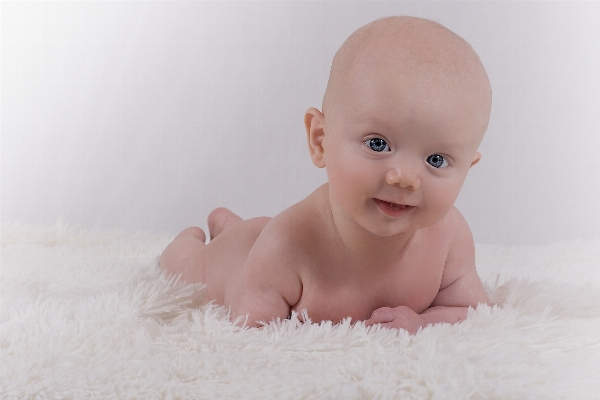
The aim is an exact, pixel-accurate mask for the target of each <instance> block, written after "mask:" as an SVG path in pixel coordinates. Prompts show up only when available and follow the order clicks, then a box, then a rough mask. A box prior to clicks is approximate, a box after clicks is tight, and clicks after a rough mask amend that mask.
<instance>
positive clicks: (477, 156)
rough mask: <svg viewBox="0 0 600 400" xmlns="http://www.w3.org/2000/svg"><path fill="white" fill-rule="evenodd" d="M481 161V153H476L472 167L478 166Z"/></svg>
mask: <svg viewBox="0 0 600 400" xmlns="http://www.w3.org/2000/svg"><path fill="white" fill-rule="evenodd" d="M479 160H481V153H480V152H476V153H475V157H474V158H473V161H472V162H471V167H472V166H473V165H475V164H477V163H478V162H479Z"/></svg>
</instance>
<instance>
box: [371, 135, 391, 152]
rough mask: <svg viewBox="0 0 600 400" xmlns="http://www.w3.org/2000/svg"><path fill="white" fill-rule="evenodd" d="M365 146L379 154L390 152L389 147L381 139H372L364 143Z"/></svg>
mask: <svg viewBox="0 0 600 400" xmlns="http://www.w3.org/2000/svg"><path fill="white" fill-rule="evenodd" d="M365 144H366V145H367V146H369V147H370V148H371V150H373V151H376V152H378V153H381V152H382V151H390V147H389V146H388V144H387V143H386V142H385V140H383V139H379V138H374V139H368V140H366V141H365Z"/></svg>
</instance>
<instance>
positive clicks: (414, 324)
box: [365, 306, 425, 335]
mask: <svg viewBox="0 0 600 400" xmlns="http://www.w3.org/2000/svg"><path fill="white" fill-rule="evenodd" d="M424 322H425V321H423V319H422V318H421V316H420V315H419V314H417V313H416V312H414V311H413V310H412V309H411V308H410V307H406V306H400V307H396V308H390V307H381V308H378V309H377V310H375V311H373V313H372V314H371V318H369V319H368V320H366V321H365V325H366V326H372V325H375V324H381V326H385V327H387V328H396V329H404V330H406V331H407V332H408V333H410V334H411V335H413V334H415V333H417V331H418V330H419V328H420V327H421V326H423V324H424Z"/></svg>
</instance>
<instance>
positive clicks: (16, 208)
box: [0, 1, 600, 244]
mask: <svg viewBox="0 0 600 400" xmlns="http://www.w3.org/2000/svg"><path fill="white" fill-rule="evenodd" d="M398 14H406V15H413V16H420V17H425V18H429V19H433V20H436V21H438V22H441V23H442V24H444V25H445V26H447V27H448V28H450V29H452V30H453V31H455V32H456V33H458V34H459V35H461V36H462V37H464V38H465V39H466V40H467V41H468V42H470V43H471V45H472V46H473V47H474V48H475V50H476V51H477V52H478V54H479V55H480V57H481V59H482V61H483V64H484V65H485V67H486V69H487V71H488V74H489V77H490V80H491V83H492V87H493V94H494V102H493V111H492V117H491V121H490V125H489V129H488V133H487V135H486V137H485V139H484V142H483V144H482V146H481V152H482V153H483V159H482V161H481V162H480V163H479V164H478V165H477V166H476V167H474V168H473V169H472V170H471V173H470V175H469V177H468V178H467V182H466V184H465V186H464V188H463V191H462V193H461V195H460V197H459V199H458V202H457V206H458V208H459V209H460V210H461V211H462V212H463V214H464V215H465V216H466V218H467V220H468V221H469V223H470V225H471V228H472V230H473V233H474V236H475V240H476V241H477V242H488V243H506V244H531V243H544V242H552V241H557V240H564V239H572V238H584V237H600V223H599V222H600V207H598V204H600V190H599V182H600V180H599V176H598V175H599V173H598V172H599V166H598V165H599V162H600V141H599V137H600V136H599V135H598V134H599V133H600V132H599V130H600V128H599V123H598V122H599V118H600V73H599V72H598V71H600V41H599V39H600V3H599V2H589V3H578V2H558V3H555V2H533V3H525V2H488V1H480V2H435V1H427V2H424V1H421V2H403V1H395V2H366V1H365V2H191V3H190V2H186V3H182V2H127V3H123V2H42V3H39V2H2V8H1V22H2V26H1V39H2V48H1V74H2V75H1V90H2V94H1V100H2V104H1V114H2V115H1V129H2V130H1V210H0V212H1V214H0V217H1V219H2V222H8V221H17V220H20V221H23V222H26V223H54V222H55V221H56V220H57V219H58V218H62V220H63V221H64V222H67V223H69V224H73V225H76V226H79V227H84V228H85V227H89V228H93V227H95V228H124V229H132V230H133V229H140V228H143V229H153V230H159V231H170V232H173V233H176V232H178V231H180V230H181V229H183V228H185V227H187V226H190V225H199V226H201V227H205V220H206V216H207V214H208V213H209V212H210V210H211V209H213V208H214V207H217V206H227V207H230V208H231V209H232V210H234V211H235V212H237V213H239V214H240V215H241V216H242V217H244V218H249V217H253V216H258V215H271V216H272V215H275V214H277V213H279V212H280V211H282V210H283V209H285V208H287V207H288V206H290V205H291V204H293V203H295V202H297V201H299V200H301V199H302V198H304V197H306V196H307V195H308V194H309V193H310V192H311V191H312V190H314V189H315V188H316V187H318V186H319V185H320V184H321V183H323V182H324V181H325V174H324V171H322V170H319V169H317V168H316V167H314V166H313V165H312V164H311V162H310V159H309V156H308V151H307V146H306V143H305V131H304V126H303V114H304V111H305V110H306V109H307V108H308V107H311V106H316V107H318V108H320V106H321V99H322V96H323V93H324V91H325V86H326V83H327V76H328V73H329V67H330V64H331V60H332V57H333V55H334V53H335V51H336V50H337V49H338V47H339V46H340V45H341V44H342V42H343V41H344V40H345V39H346V38H347V37H348V36H349V35H350V34H351V33H352V32H353V31H354V30H356V29H357V28H359V27H360V26H362V25H364V24H365V23H367V22H370V21H372V20H374V19H376V18H379V17H383V16H388V15H398Z"/></svg>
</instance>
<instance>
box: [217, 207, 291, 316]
mask: <svg viewBox="0 0 600 400" xmlns="http://www.w3.org/2000/svg"><path fill="white" fill-rule="evenodd" d="M283 230H284V229H283V228H282V227H280V226H278V221H277V220H276V219H274V220H272V221H271V222H269V224H267V226H265V228H264V229H263V231H262V232H261V234H260V236H259V237H258V238H257V240H256V242H255V243H254V246H253V247H252V250H251V251H250V254H249V255H248V259H247V260H246V263H245V265H244V266H243V268H242V271H241V273H240V275H239V276H238V280H237V282H235V284H234V285H232V286H231V287H232V289H233V290H232V291H231V292H230V293H226V300H225V301H226V303H228V304H229V305H230V307H231V320H232V321H236V319H237V318H238V317H241V323H246V326H260V322H261V321H263V322H266V323H269V322H270V321H271V320H273V319H277V318H281V319H285V318H287V317H288V316H289V314H290V309H291V307H292V306H293V305H295V304H296V303H297V302H298V301H299V300H300V296H301V294H302V282H301V281H300V278H299V277H298V275H297V274H296V271H295V269H294V268H293V265H294V262H295V261H297V260H295V257H294V247H293V246H290V245H289V242H290V238H289V236H288V235H286V232H283ZM296 247H297V246H296Z"/></svg>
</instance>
